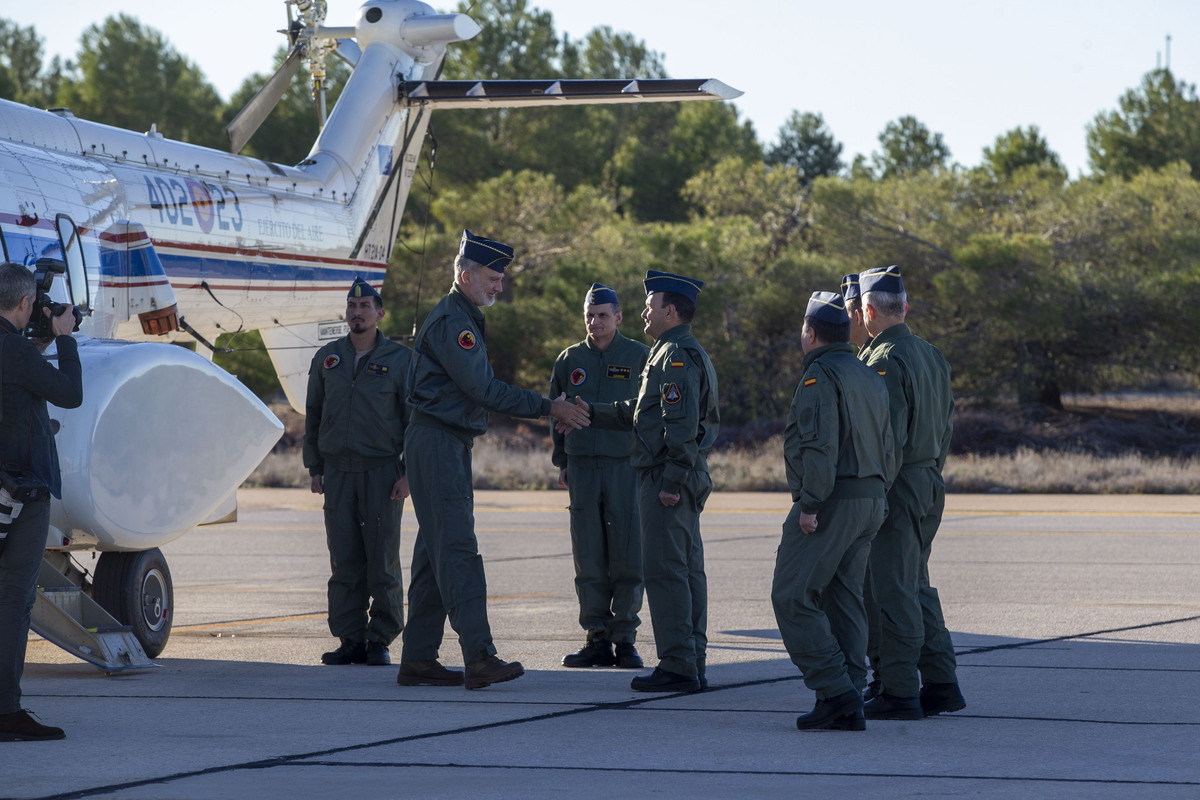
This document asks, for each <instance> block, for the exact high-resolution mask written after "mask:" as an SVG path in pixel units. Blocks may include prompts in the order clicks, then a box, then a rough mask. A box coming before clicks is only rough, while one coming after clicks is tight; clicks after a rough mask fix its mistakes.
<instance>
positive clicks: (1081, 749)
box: [0, 489, 1200, 800]
mask: <svg viewBox="0 0 1200 800" xmlns="http://www.w3.org/2000/svg"><path fill="white" fill-rule="evenodd" d="M475 500H476V526H477V532H478V534H479V540H480V549H481V552H482V553H483V556H484V559H485V563H486V569H487V575H488V582H489V583H488V592H489V614H490V618H491V622H492V627H493V633H494V636H495V641H496V644H497V647H498V649H499V655H500V657H501V658H504V659H506V660H519V661H522V662H523V663H524V665H525V668H526V674H525V676H524V677H522V678H520V679H519V680H516V681H512V682H509V683H504V684H497V685H495V686H492V687H489V688H486V689H482V690H478V691H467V690H465V689H463V688H461V687H454V688H436V687H416V688H410V687H401V686H398V685H397V684H396V682H395V676H396V668H395V667H367V666H362V665H356V666H347V667H327V666H321V665H320V663H319V659H320V654H321V653H322V652H323V651H325V650H329V649H332V647H333V646H334V645H335V644H336V643H335V641H334V640H333V639H332V637H331V636H330V635H329V632H328V629H327V627H326V625H325V614H324V609H325V581H326V579H327V578H328V575H329V567H328V555H327V552H326V548H325V539H324V529H323V526H322V515H321V510H320V499H319V498H317V497H315V496H314V495H311V494H310V493H308V492H307V491H306V490H282V489H281V490H248V491H243V492H242V493H241V494H240V508H239V513H238V520H237V521H236V522H233V523H227V524H220V525H214V526H208V527H205V528H201V529H198V530H195V531H192V532H191V533H189V534H187V535H186V536H184V537H183V538H181V539H179V540H177V541H176V542H173V543H171V544H169V545H167V546H166V547H164V548H163V551H164V553H165V554H166V557H167V560H168V563H169V565H170V568H171V570H172V573H173V577H174V583H175V614H174V631H173V633H172V636H171V639H170V641H169V643H168V645H167V648H166V650H165V651H164V652H163V653H162V655H161V656H160V657H159V658H157V659H156V660H155V661H156V663H157V664H158V665H159V666H158V668H156V669H148V670H143V671H137V672H121V673H116V674H113V675H111V676H109V675H106V674H105V673H104V672H102V671H100V670H98V669H96V668H95V667H92V666H90V665H88V664H85V663H83V662H80V661H77V660H75V659H73V658H72V657H71V656H69V655H68V654H67V653H65V652H64V651H61V650H59V649H58V648H56V647H54V646H53V645H51V644H49V643H47V642H45V641H42V640H40V639H37V638H36V637H33V639H32V640H31V642H30V645H29V653H28V664H27V668H26V671H25V679H24V682H23V687H24V691H25V697H24V705H25V706H26V707H27V708H29V709H31V710H33V711H34V712H36V714H37V715H38V716H39V717H40V718H41V719H42V720H43V721H44V722H46V723H47V724H52V725H59V726H61V727H63V728H65V729H66V731H67V738H66V739H64V740H62V741H57V742H38V743H5V744H0V797H5V798H91V797H98V798H129V799H132V798H191V799H194V800H203V799H207V798H213V800H216V799H218V798H219V799H220V800H230V799H236V798H256V799H258V798H277V797H278V798H309V797H349V796H355V797H366V798H391V797H397V798H399V797H405V798H407V797H413V798H427V797H428V798H434V797H455V798H473V797H488V798H507V797H521V798H542V797H563V796H583V797H589V798H591V797H603V798H641V797H701V798H707V797H801V796H815V797H832V796H838V797H888V798H905V797H924V796H938V797H983V798H1029V797H1046V798H1130V797H1136V798H1200V714H1198V713H1197V711H1196V709H1197V706H1198V704H1197V702H1196V701H1197V699H1198V698H1200V580H1198V579H1197V578H1198V576H1200V497H1195V496H1045V495H1042V496H1039V495H951V496H950V498H949V502H948V506H947V514H946V516H945V519H944V522H943V525H942V528H941V531H940V532H939V534H938V537H937V539H936V541H935V544H934V555H933V559H932V562H931V565H930V573H931V578H932V583H933V585H934V586H936V587H937V588H938V590H939V593H940V595H941V598H942V605H943V609H944V612H945V616H946V621H947V624H948V626H949V627H950V630H951V631H952V633H953V637H954V643H955V648H956V651H957V654H958V664H959V672H958V674H959V681H960V685H961V687H962V690H963V693H964V694H965V696H966V699H967V707H966V709H964V710H962V711H960V712H957V713H953V714H944V715H941V716H937V717H930V718H927V719H924V720H920V721H912V722H893V721H868V723H867V730H866V731H863V732H835V731H808V732H801V731H797V730H796V727H795V718H796V716H797V715H798V714H802V713H805V712H806V711H808V710H809V709H810V708H811V707H812V704H813V699H814V698H813V694H812V692H810V691H809V690H808V689H807V688H805V686H804V684H803V682H802V680H801V678H800V674H799V671H798V670H797V669H796V667H795V666H793V665H792V663H791V662H790V661H789V660H788V658H787V654H786V652H785V651H784V648H783V644H782V642H781V641H780V638H779V632H778V629H777V628H776V625H775V619H774V615H773V612H772V609H771V602H770V585H771V575H772V572H773V569H774V560H775V559H774V557H775V548H776V546H777V545H778V541H779V533H780V525H781V523H782V521H783V519H784V516H785V514H786V512H787V508H788V507H789V501H788V498H787V496H786V495H782V494H743V493H725V494H720V493H718V494H716V495H714V496H713V498H712V499H711V501H710V503H709V507H708V509H707V510H706V511H705V513H704V516H703V518H702V529H703V535H704V541H705V553H706V561H707V573H708V579H709V621H708V631H709V650H708V677H709V681H710V687H709V689H708V691H705V692H702V693H700V694H694V695H654V694H642V693H639V692H634V691H632V690H631V689H630V688H629V681H630V679H631V678H632V677H633V675H635V674H637V673H636V672H635V671H630V670H618V669H589V670H573V669H566V668H564V667H562V666H560V660H561V659H562V656H563V655H564V654H566V653H569V652H573V651H575V650H577V649H578V648H579V647H580V646H581V645H582V644H583V638H584V637H583V632H582V630H581V629H580V628H579V626H578V621H577V617H578V606H577V604H576V600H575V593H574V586H573V582H572V581H573V576H574V574H573V568H572V561H571V548H570V540H569V537H568V534H567V529H568V517H567V511H566V508H565V507H566V505H567V500H566V494H565V492H490V491H481V492H477V493H476V498H475ZM415 534H416V520H415V518H414V517H413V515H412V512H411V509H410V508H408V509H406V511H405V519H404V534H403V544H402V555H403V561H404V564H405V568H406V578H407V566H408V561H409V556H410V555H411V551H412V543H413V539H414V536H415ZM89 560H90V556H85V557H84V562H85V564H87V563H88V562H89ZM650 614H651V610H650V609H648V608H647V607H643V609H642V625H641V629H640V638H639V641H638V647H639V649H640V650H641V653H642V655H643V656H644V657H645V659H646V662H647V664H648V665H649V666H651V667H652V666H653V665H654V664H655V663H656V659H655V650H654V643H653V641H652V636H653V634H652V630H651V626H650ZM392 655H393V658H394V659H395V660H396V661H397V662H398V661H399V642H397V643H396V644H395V645H394V646H393V648H392ZM442 660H443V663H445V664H447V665H448V666H454V667H459V666H461V664H462V658H461V653H460V652H459V649H458V646H457V642H456V638H455V637H454V635H453V632H452V631H450V630H449V629H447V637H446V642H445V645H444V646H443V649H442Z"/></svg>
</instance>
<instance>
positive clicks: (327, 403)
mask: <svg viewBox="0 0 1200 800" xmlns="http://www.w3.org/2000/svg"><path fill="white" fill-rule="evenodd" d="M355 356H356V354H355V351H354V345H353V344H352V343H351V342H350V337H349V336H345V337H343V338H341V339H338V340H337V341H334V342H330V343H329V344H327V345H325V346H324V347H322V348H321V349H320V350H318V351H317V354H316V355H315V356H314V357H313V360H312V364H311V365H310V366H309V369H308V398H307V400H306V409H305V411H306V414H307V416H306V418H305V421H304V466H305V467H307V468H308V471H309V474H310V475H322V476H324V480H325V496H324V509H325V538H326V542H327V544H328V546H329V567H330V573H331V574H330V576H329V587H328V600H329V632H330V633H332V634H333V635H334V636H337V637H338V638H342V639H351V640H354V641H359V642H361V641H365V640H366V641H373V642H379V643H381V644H383V645H389V644H391V643H392V640H394V639H395V638H396V637H397V636H399V635H400V631H401V630H403V629H404V579H403V571H402V569H401V566H400V520H401V517H402V516H403V514H404V501H403V500H392V499H391V492H392V486H393V485H395V483H396V481H397V480H399V479H400V478H401V477H403V475H404V462H403V453H404V433H405V423H406V421H407V419H408V408H407V405H406V398H407V396H408V373H409V370H410V369H411V367H412V350H410V349H408V348H407V347H405V346H403V345H400V344H397V343H395V342H392V341H389V340H388V339H387V338H386V337H384V335H383V334H381V333H378V332H376V337H375V347H374V349H372V350H371V351H370V352H369V353H366V354H365V355H363V356H362V358H360V359H358V360H357V364H356V359H355Z"/></svg>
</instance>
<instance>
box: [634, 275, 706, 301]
mask: <svg viewBox="0 0 1200 800" xmlns="http://www.w3.org/2000/svg"><path fill="white" fill-rule="evenodd" d="M642 283H643V284H644V285H645V287H646V294H653V293H654V292H675V293H676V294H681V295H683V296H684V297H686V298H687V299H689V300H691V301H692V302H693V303H694V302H696V296H697V295H698V294H700V289H701V288H703V286H704V281H698V280H696V279H695V278H685V277H684V276H683V275H672V274H671V273H670V272H659V271H658V270H656V269H648V270H646V279H645V280H644V281H642Z"/></svg>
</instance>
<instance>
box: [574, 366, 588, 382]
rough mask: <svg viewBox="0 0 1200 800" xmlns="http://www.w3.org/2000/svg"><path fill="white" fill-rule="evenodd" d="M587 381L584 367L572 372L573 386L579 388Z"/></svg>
mask: <svg viewBox="0 0 1200 800" xmlns="http://www.w3.org/2000/svg"><path fill="white" fill-rule="evenodd" d="M586 380H587V370H585V369H583V368H582V367H581V368H579V369H576V370H573V371H572V372H571V385H572V386H578V385H579V384H581V383H583V382H584V381H586Z"/></svg>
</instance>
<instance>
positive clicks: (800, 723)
mask: <svg viewBox="0 0 1200 800" xmlns="http://www.w3.org/2000/svg"><path fill="white" fill-rule="evenodd" d="M862 709H863V701H862V695H860V694H859V693H858V690H857V689H851V690H850V691H848V692H842V693H841V694H839V695H835V696H833V697H824V698H820V699H818V700H817V703H816V705H814V706H813V710H812V711H810V712H808V713H807V714H801V715H800V716H799V717H796V727H797V728H799V729H800V730H802V731H815V730H820V729H822V728H824V729H827V730H841V731H862V730H866V729H867V723H866V720H865V719H864V718H863V710H862Z"/></svg>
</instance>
